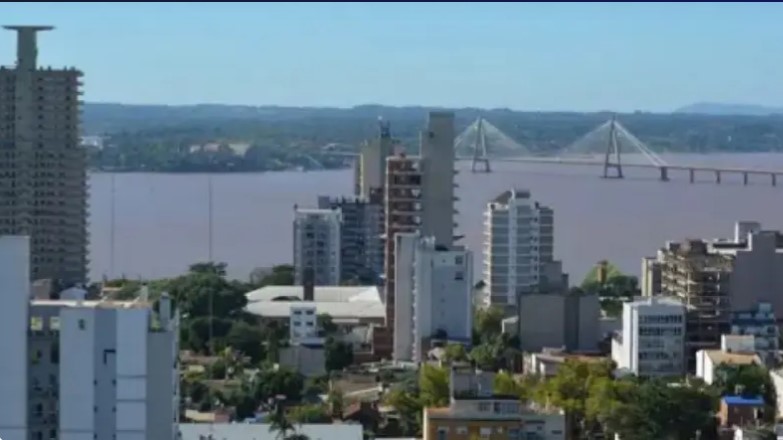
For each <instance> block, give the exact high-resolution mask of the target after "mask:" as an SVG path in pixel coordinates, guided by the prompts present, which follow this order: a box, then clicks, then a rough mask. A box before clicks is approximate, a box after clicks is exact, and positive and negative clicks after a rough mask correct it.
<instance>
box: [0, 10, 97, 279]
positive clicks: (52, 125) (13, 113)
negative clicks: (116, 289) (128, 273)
mask: <svg viewBox="0 0 783 440" xmlns="http://www.w3.org/2000/svg"><path fill="white" fill-rule="evenodd" d="M5 28H6V29H8V30H12V31H15V32H16V33H17V38H18V39H17V61H16V65H15V66H13V67H0V121H3V123H2V124H0V147H2V149H3V151H4V153H3V155H2V156H0V170H2V171H1V172H0V192H2V200H3V203H2V204H0V234H2V235H25V236H29V237H30V259H31V265H30V273H29V274H28V277H29V278H31V279H33V280H37V279H51V280H58V281H59V282H60V283H62V284H64V285H66V286H69V285H73V284H76V283H84V282H86V278H87V244H88V235H87V154H86V151H85V149H84V148H82V146H81V144H80V137H79V135H80V133H79V120H80V105H81V100H80V95H81V91H80V90H79V88H80V86H81V85H82V84H81V80H80V78H81V76H82V73H81V72H80V71H78V70H76V69H74V68H68V69H52V68H41V67H39V66H38V65H37V56H38V48H37V44H36V37H37V33H38V32H40V31H47V30H51V29H52V27H50V26H6V27H5Z"/></svg>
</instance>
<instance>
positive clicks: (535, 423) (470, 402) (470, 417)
mask: <svg viewBox="0 0 783 440" xmlns="http://www.w3.org/2000/svg"><path fill="white" fill-rule="evenodd" d="M494 376H495V374H494V373H487V372H473V371H455V370H452V371H451V380H450V383H449V388H450V397H451V398H450V403H449V406H447V407H441V408H425V409H424V416H423V426H422V434H423V440H451V439H454V440H471V439H474V438H481V439H487V440H525V439H539V440H563V439H565V438H566V427H565V416H564V414H563V412H562V411H560V410H555V409H552V410H543V409H539V408H533V407H527V406H524V405H523V404H522V403H521V402H520V401H519V397H518V396H506V395H498V394H495V393H493V391H492V381H493V380H494Z"/></svg>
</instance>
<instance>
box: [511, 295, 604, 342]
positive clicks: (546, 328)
mask: <svg viewBox="0 0 783 440" xmlns="http://www.w3.org/2000/svg"><path fill="white" fill-rule="evenodd" d="M518 309H519V310H518V313H517V315H516V316H513V317H511V318H507V319H504V320H503V331H504V332H505V333H509V334H515V335H519V341H520V349H521V350H523V351H526V352H538V351H541V350H543V349H544V348H560V347H562V348H565V349H566V350H568V351H593V350H596V349H598V342H599V340H600V337H601V334H600V333H601V332H600V324H601V322H600V317H601V302H600V300H599V298H598V296H597V295H588V294H582V293H530V294H524V295H519V304H518Z"/></svg>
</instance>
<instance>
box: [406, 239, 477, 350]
mask: <svg viewBox="0 0 783 440" xmlns="http://www.w3.org/2000/svg"><path fill="white" fill-rule="evenodd" d="M395 242H396V245H395V248H396V254H395V260H396V262H395V265H396V268H397V271H396V273H395V277H396V279H395V283H394V285H395V289H396V292H395V297H396V303H395V314H394V319H395V322H394V329H395V330H394V353H393V355H394V359H395V360H400V361H414V362H420V361H422V359H425V358H426V353H425V352H426V350H427V349H428V348H429V345H430V344H429V341H430V340H431V339H433V338H435V339H441V338H445V339H448V340H450V341H457V342H461V343H469V342H470V338H471V333H472V328H473V304H472V291H473V276H472V269H473V258H472V254H471V252H470V251H468V250H466V249H464V248H461V247H459V248H447V247H445V246H441V245H437V244H436V242H435V238H434V237H421V236H420V235H419V234H418V233H398V234H396V235H395Z"/></svg>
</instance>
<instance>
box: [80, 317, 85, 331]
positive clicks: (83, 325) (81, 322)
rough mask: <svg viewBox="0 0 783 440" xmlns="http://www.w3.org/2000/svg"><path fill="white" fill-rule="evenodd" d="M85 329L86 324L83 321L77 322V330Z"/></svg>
mask: <svg viewBox="0 0 783 440" xmlns="http://www.w3.org/2000/svg"><path fill="white" fill-rule="evenodd" d="M86 328H87V322H86V321H85V320H83V319H80V320H79V330H84V329H86Z"/></svg>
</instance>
